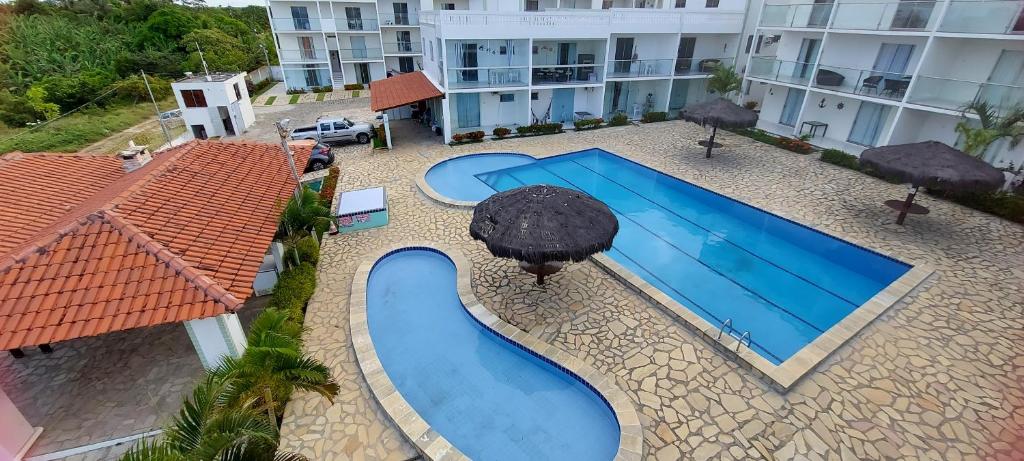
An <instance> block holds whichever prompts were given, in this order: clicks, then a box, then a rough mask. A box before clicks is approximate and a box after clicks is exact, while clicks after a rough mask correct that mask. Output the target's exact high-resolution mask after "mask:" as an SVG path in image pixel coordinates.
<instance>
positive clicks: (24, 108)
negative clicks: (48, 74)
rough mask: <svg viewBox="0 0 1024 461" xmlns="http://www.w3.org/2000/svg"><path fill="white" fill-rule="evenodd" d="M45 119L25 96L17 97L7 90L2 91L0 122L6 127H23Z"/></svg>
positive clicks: (0, 95)
mask: <svg viewBox="0 0 1024 461" xmlns="http://www.w3.org/2000/svg"><path fill="white" fill-rule="evenodd" d="M40 90H42V89H40ZM45 117H46V116H45V115H44V114H41V113H39V112H37V111H36V110H35V109H34V108H33V107H32V104H30V103H29V101H28V98H26V97H25V96H15V95H13V94H11V93H10V92H9V91H7V90H2V91H0V122H3V123H4V124H5V125H7V126H10V127H22V126H25V125H27V124H29V123H32V122H35V121H37V120H40V119H44V118H45Z"/></svg>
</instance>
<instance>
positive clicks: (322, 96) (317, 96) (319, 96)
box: [316, 93, 327, 101]
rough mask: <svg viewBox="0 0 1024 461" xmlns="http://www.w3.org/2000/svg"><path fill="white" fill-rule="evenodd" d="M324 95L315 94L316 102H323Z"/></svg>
mask: <svg viewBox="0 0 1024 461" xmlns="http://www.w3.org/2000/svg"><path fill="white" fill-rule="evenodd" d="M325 95H327V93H317V94H316V100H317V101H323V100H324V96H325Z"/></svg>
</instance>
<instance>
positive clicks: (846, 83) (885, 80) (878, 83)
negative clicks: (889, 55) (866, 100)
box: [812, 65, 911, 101]
mask: <svg viewBox="0 0 1024 461" xmlns="http://www.w3.org/2000/svg"><path fill="white" fill-rule="evenodd" d="M910 80H911V77H910V76H909V75H904V74H895V73H889V72H880V71H877V70H864V69H851V68H849V67H838V66H825V65H821V66H818V72H817V73H816V74H815V75H814V82H813V83H812V85H813V86H814V87H815V88H822V89H826V90H832V91H839V92H842V93H851V94H863V95H867V96H873V97H876V98H883V99H892V100H894V101H898V100H901V99H903V95H905V94H906V93H907V88H909V87H910Z"/></svg>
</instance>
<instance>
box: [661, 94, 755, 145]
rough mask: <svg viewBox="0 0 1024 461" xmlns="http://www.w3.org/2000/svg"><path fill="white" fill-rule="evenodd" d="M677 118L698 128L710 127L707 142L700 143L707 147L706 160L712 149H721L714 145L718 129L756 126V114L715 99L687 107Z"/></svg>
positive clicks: (728, 101) (722, 99)
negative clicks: (696, 125)
mask: <svg viewBox="0 0 1024 461" xmlns="http://www.w3.org/2000/svg"><path fill="white" fill-rule="evenodd" d="M679 116H680V117H682V118H683V120H686V121H689V122H693V123H698V124H700V126H710V127H711V136H710V137H709V138H708V140H707V141H702V142H706V144H702V145H703V146H705V147H707V155H706V157H707V158H711V148H712V147H721V146H720V145H715V134H716V133H718V127H722V128H750V127H752V126H754V125H757V117H758V116H757V112H754V111H752V110H750V109H747V108H745V107H740V106H738V105H736V103H734V102H732V101H730V100H728V99H725V98H715V99H712V100H709V101H705V102H702V103H700V104H694V105H692V106H687V107H686V108H685V109H683V110H682V111H680V112H679Z"/></svg>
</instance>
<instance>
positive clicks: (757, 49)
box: [754, 35, 764, 54]
mask: <svg viewBox="0 0 1024 461" xmlns="http://www.w3.org/2000/svg"><path fill="white" fill-rule="evenodd" d="M763 43H764V35H758V36H757V46H756V47H754V54H757V53H760V52H761V44H763Z"/></svg>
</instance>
